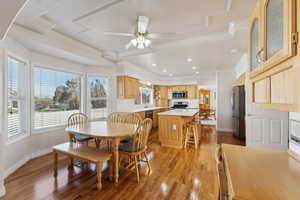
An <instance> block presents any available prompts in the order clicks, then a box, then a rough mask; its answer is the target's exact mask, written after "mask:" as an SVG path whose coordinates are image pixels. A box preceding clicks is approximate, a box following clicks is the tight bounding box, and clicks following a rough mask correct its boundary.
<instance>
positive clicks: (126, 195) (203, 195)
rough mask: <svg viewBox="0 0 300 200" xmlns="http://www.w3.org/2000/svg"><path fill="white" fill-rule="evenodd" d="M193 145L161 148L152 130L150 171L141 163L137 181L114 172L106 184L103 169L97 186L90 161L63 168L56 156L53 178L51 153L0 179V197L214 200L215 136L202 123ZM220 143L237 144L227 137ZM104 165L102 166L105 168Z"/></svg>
mask: <svg viewBox="0 0 300 200" xmlns="http://www.w3.org/2000/svg"><path fill="white" fill-rule="evenodd" d="M204 130H205V137H204V138H203V139H202V141H201V145H200V147H199V149H198V150H197V151H196V150H194V149H192V148H189V149H187V150H179V149H173V148H166V147H161V146H160V145H159V144H158V141H157V131H154V132H153V133H152V134H153V135H152V137H151V141H150V145H149V153H148V158H149V159H150V164H151V168H152V171H151V173H150V175H149V176H148V175H147V171H146V169H147V167H146V166H142V173H141V180H140V183H139V184H138V183H137V182H136V177H135V175H134V174H131V173H128V172H125V171H122V170H121V171H120V179H119V183H118V184H117V185H116V184H114V183H112V182H110V181H109V180H108V179H107V178H105V176H108V170H105V171H104V172H103V175H104V179H103V181H102V183H103V185H102V186H103V187H102V190H101V191H100V192H99V191H97V187H96V179H97V178H96V172H95V165H90V166H89V167H87V168H86V169H84V170H81V168H78V167H74V170H73V171H72V170H71V171H70V170H68V160H67V159H66V158H65V157H59V162H58V177H57V179H56V180H55V179H54V177H53V155H52V154H48V155H45V156H42V157H40V158H37V159H34V160H31V161H29V162H28V163H27V164H25V165H24V166H23V167H22V168H20V169H19V170H17V171H16V172H15V173H14V174H12V175H11V176H9V177H8V178H7V179H6V180H5V185H6V190H7V195H6V196H5V197H3V198H0V199H1V200H21V199H22V200H24V199H76V200H81V199H87V200H92V199H93V200H94V199H109V200H114V199H117V200H120V199H126V200H128V199H151V200H152V199H180V200H181V199H192V200H198V199H199V200H200V199H201V200H216V199H217V194H218V186H217V176H216V172H217V171H216V165H215V160H214V148H215V145H216V144H217V134H216V132H215V129H214V128H213V127H206V128H205V129H204ZM226 142H229V143H237V144H240V143H238V141H236V140H235V139H234V138H232V137H231V139H230V135H228V134H227V135H226ZM105 168H107V165H106V166H105Z"/></svg>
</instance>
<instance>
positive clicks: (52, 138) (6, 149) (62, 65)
mask: <svg viewBox="0 0 300 200" xmlns="http://www.w3.org/2000/svg"><path fill="white" fill-rule="evenodd" d="M2 43H3V44H1V42H0V52H1V54H0V75H1V84H0V94H1V95H0V96H1V97H2V98H1V99H0V103H1V107H0V113H1V115H0V121H1V126H0V128H1V129H0V133H1V134H0V142H1V146H0V195H1V192H2V190H1V189H2V188H3V187H1V186H2V184H1V183H2V182H3V181H2V178H1V177H4V178H5V177H7V176H8V175H10V174H11V173H12V172H14V171H15V170H16V169H18V168H19V167H21V166H22V165H23V164H25V163H26V162H27V161H28V160H30V159H32V158H34V157H37V156H40V155H43V154H45V153H48V152H50V151H51V147H52V146H54V145H56V144H59V143H62V142H65V141H68V137H67V134H66V133H65V131H64V129H63V128H61V129H54V130H49V131H45V132H42V133H34V132H33V131H31V130H30V131H29V132H30V133H29V136H28V137H25V138H23V139H21V140H19V141H16V142H13V143H7V139H6V138H7V133H6V131H3V130H5V129H6V126H5V125H4V123H3V122H4V121H5V120H4V112H5V110H6V109H5V106H4V99H5V97H4V95H3V94H4V89H3V84H4V81H3V78H2V77H4V76H3V72H4V60H5V55H4V52H6V53H8V54H12V55H13V56H17V57H19V58H21V59H25V60H28V61H30V63H31V65H32V66H42V67H50V68H53V69H59V70H63V71H67V72H68V71H69V72H76V73H80V74H82V75H84V76H85V75H87V74H91V75H101V76H107V77H108V78H109V82H110V84H111V85H110V87H111V88H110V90H109V94H108V102H109V103H110V106H109V107H110V109H111V111H113V110H116V100H115V99H116V98H115V97H116V91H115V86H116V79H115V75H116V67H115V66H108V67H103V66H101V67H99V66H85V65H82V64H79V63H75V62H71V61H68V60H64V59H61V58H55V57H52V56H48V55H44V54H40V53H37V52H31V51H30V50H28V49H26V48H25V47H24V46H22V45H21V44H20V43H18V42H16V41H15V40H13V39H11V38H9V37H7V38H6V39H5V41H3V42H2ZM28 82H29V81H28ZM28 96H30V95H28ZM2 155H3V156H2Z"/></svg>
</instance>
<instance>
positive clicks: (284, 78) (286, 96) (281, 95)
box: [271, 68, 294, 104]
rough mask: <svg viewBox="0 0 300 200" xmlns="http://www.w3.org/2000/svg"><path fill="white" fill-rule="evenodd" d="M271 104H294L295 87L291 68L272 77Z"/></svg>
mask: <svg viewBox="0 0 300 200" xmlns="http://www.w3.org/2000/svg"><path fill="white" fill-rule="evenodd" d="M271 86H272V87H271V103H273V104H293V103H294V86H293V70H292V68H289V69H287V70H285V71H283V72H280V73H277V74H275V75H273V76H271Z"/></svg>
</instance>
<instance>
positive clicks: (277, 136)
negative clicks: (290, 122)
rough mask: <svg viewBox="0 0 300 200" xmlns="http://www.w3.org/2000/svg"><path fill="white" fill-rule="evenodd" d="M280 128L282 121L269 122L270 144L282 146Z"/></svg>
mask: <svg viewBox="0 0 300 200" xmlns="http://www.w3.org/2000/svg"><path fill="white" fill-rule="evenodd" d="M282 128H283V122H282V120H271V143H272V144H282V142H283V137H282V136H283V134H282Z"/></svg>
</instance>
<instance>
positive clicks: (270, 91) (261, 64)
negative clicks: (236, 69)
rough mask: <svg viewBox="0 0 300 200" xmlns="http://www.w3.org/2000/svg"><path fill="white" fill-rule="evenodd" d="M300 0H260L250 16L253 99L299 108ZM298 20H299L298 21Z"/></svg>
mask: <svg viewBox="0 0 300 200" xmlns="http://www.w3.org/2000/svg"><path fill="white" fill-rule="evenodd" d="M296 3H297V4H299V3H300V0H261V1H258V3H257V6H256V8H255V10H254V11H253V13H252V15H251V17H250V19H249V45H248V46H249V50H248V53H249V64H250V65H249V71H250V79H251V81H252V86H253V87H252V90H253V93H252V94H253V96H252V99H253V102H254V103H257V104H260V105H262V106H263V107H265V108H270V109H278V110H284V111H289V112H299V111H300V95H298V92H297V90H299V89H300V88H299V80H298V78H297V76H298V75H299V74H300V55H299V54H298V51H297V47H298V49H299V42H298V32H299V29H300V21H299V20H300V14H299V13H300V7H299V6H296ZM296 19H297V20H296Z"/></svg>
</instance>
